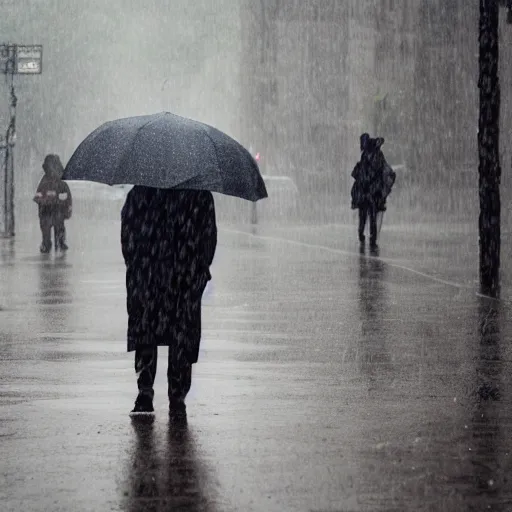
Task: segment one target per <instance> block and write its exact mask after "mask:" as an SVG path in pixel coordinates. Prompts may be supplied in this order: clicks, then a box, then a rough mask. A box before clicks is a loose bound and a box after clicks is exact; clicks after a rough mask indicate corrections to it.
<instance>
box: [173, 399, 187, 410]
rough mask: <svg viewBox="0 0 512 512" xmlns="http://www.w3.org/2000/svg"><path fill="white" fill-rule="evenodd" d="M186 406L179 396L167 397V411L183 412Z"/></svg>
mask: <svg viewBox="0 0 512 512" xmlns="http://www.w3.org/2000/svg"><path fill="white" fill-rule="evenodd" d="M186 410H187V406H186V405H185V402H184V401H183V400H182V399H181V398H169V412H170V413H172V412H185V411H186Z"/></svg>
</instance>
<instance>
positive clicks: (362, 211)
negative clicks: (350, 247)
mask: <svg viewBox="0 0 512 512" xmlns="http://www.w3.org/2000/svg"><path fill="white" fill-rule="evenodd" d="M367 216H368V207H367V206H366V204H362V205H361V206H360V207H359V230H358V232H359V241H360V242H364V240H365V238H364V228H365V226H366V217H367Z"/></svg>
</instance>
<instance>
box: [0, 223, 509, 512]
mask: <svg viewBox="0 0 512 512" xmlns="http://www.w3.org/2000/svg"><path fill="white" fill-rule="evenodd" d="M469 229H470V228H468V227H467V226H463V225H454V226H450V225H446V224H445V225H443V226H442V229H436V228H433V227H432V226H430V227H426V228H425V229H424V230H423V231H422V230H421V229H416V230H415V231H411V230H408V229H405V228H404V227H403V226H402V227H400V226H389V227H386V228H385V229H384V231H383V233H382V238H381V247H380V252H379V253H378V254H369V253H368V252H366V253H364V254H360V253H359V247H358V245H357V244H356V242H355V241H354V238H355V237H354V227H353V226H325V227H323V228H316V229H313V228H311V227H296V228H292V227H286V228H283V229H279V228H268V227H267V228H265V227H257V228H254V233H251V232H250V231H251V229H250V228H247V227H244V226H241V227H240V226H225V227H223V228H222V229H221V230H220V232H219V245H218V249H217V255H216V258H215V262H214V265H213V268H212V274H213V281H212V282H211V284H210V285H209V286H208V288H207V291H206V293H205V297H204V301H203V341H202V345H201V353H200V358H199V363H198V364H197V365H195V367H194V375H193V385H192V390H191V392H190V394H189V397H188V399H187V408H188V412H187V421H186V422H183V421H181V422H180V421H177V420H176V419H173V418H169V416H168V414H167V403H166V383H165V378H166V377H165V370H164V369H165V365H166V353H165V350H162V351H161V354H160V361H159V368H160V370H159V372H158V374H157V379H156V385H155V388H156V394H155V418H154V421H151V422H148V421H143V420H139V421H137V420H132V419H131V418H130V417H129V416H128V412H129V410H130V409H131V407H132V405H133V400H134V398H135V394H136V383H135V374H134V370H133V359H132V357H133V356H132V354H127V353H126V352H125V330H126V313H125V288H124V267H123V262H122V257H121V252H120V248H119V223H118V222H116V221H104V220H100V216H99V215H98V216H97V217H95V220H94V222H92V223H91V224H90V225H86V224H85V222H84V221H83V220H79V218H74V219H72V220H71V221H70V222H69V224H68V231H69V236H68V239H69V244H70V250H69V252H68V253H67V254H65V255H54V254H51V255H40V254H38V245H39V233H38V230H37V225H35V224H34V223H32V224H30V225H25V228H24V229H20V232H19V233H18V235H17V237H16V240H15V241H14V242H11V241H8V240H1V241H0V283H1V288H0V351H1V358H0V453H1V454H2V456H1V463H0V464H1V465H0V470H1V476H2V478H1V480H0V503H1V504H2V506H1V507H0V509H1V510H2V511H5V512H11V511H18V510H23V511H26V512H32V511H38V512H39V511H48V510H51V511H66V512H69V511H104V510H112V511H121V510H122V511H164V510H165V511H168V510H197V511H199V510H205V511H246V510H247V511H250V510H255V511H288V510H289V511H330V512H335V511H343V512H349V511H450V512H452V511H459V510H460V511H462V510H464V511H465V510H475V511H482V510H494V511H509V510H512V482H511V481H510V479H511V477H510V475H511V474H512V457H511V453H512V437H511V436H510V429H511V427H512V408H511V396H512V371H511V369H512V368H511V356H512V354H511V352H512V348H511V345H510V339H511V335H512V326H511V323H510V302H508V300H507V297H508V288H507V287H505V289H504V297H505V300H502V301H494V300H492V299H488V298H484V297H481V296H479V295H478V294H477V293H476V291H477V289H476V283H477V276H476V275H475V266H474V262H475V254H476V253H475V249H474V248H473V247H474V246H473V245H472V240H474V236H473V235H472V234H471V233H470V231H468V230H469ZM244 232H245V233H244ZM505 245H506V244H505ZM476 248H477V246H476ZM504 250H505V251H506V247H505V249H504ZM507 276H508V271H507V270H506V269H505V281H506V282H507V279H508V277H507Z"/></svg>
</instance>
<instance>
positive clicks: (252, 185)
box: [63, 112, 267, 201]
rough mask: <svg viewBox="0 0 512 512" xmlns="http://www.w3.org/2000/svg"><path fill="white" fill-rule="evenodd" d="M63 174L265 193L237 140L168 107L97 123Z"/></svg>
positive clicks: (247, 195)
mask: <svg viewBox="0 0 512 512" xmlns="http://www.w3.org/2000/svg"><path fill="white" fill-rule="evenodd" d="M63 179H65V180H86V181H96V182H100V183H106V184H108V185H120V184H130V185H143V186H148V187H157V188H185V189H195V190H210V191H212V192H220V193H222V194H227V195H231V196H236V197H240V198H242V199H248V200H250V201H257V200H258V199H262V198H265V197H267V190H266V188H265V183H264V181H263V178H262V177H261V174H260V172H259V169H258V165H257V164H256V162H255V161H254V159H253V157H252V156H251V154H250V153H249V152H248V151H247V150H246V149H245V148H244V147H243V146H242V145H241V144H239V143H238V142H237V141H236V140H234V139H232V138H231V137H229V136H228V135H226V134H225V133H223V132H221V131H220V130H217V129H216V128H213V127H212V126H209V125H207V124H204V123H200V122H198V121H194V120H192V119H187V118H185V117H181V116H178V115H175V114H171V113H169V112H162V113H159V114H153V115H147V116H137V117H127V118H123V119H117V120H115V121H110V122H107V123H105V124H102V125H101V126H100V127H98V128H96V130H94V131H93V132H92V133H91V134H90V135H88V136H87V137H86V138H85V139H84V140H83V141H82V142H81V143H80V145H79V146H78V148H77V149H76V151H75V152H74V154H73V155H72V157H71V159H70V160H69V162H68V164H67V166H66V168H65V170H64V174H63Z"/></svg>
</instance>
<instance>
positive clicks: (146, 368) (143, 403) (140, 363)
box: [132, 345, 158, 413]
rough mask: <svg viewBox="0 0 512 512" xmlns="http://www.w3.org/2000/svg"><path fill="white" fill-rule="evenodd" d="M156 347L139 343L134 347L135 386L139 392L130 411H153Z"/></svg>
mask: <svg viewBox="0 0 512 512" xmlns="http://www.w3.org/2000/svg"><path fill="white" fill-rule="evenodd" d="M157 359H158V347H157V346H156V345H141V346H140V347H137V348H136V349H135V372H136V373H137V375H138V378H137V386H138V388H139V394H138V396H137V400H136V401H135V407H134V409H133V411H132V413H137V412H153V397H154V395H155V391H154V389H153V384H154V383H155V376H156V364H157Z"/></svg>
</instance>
